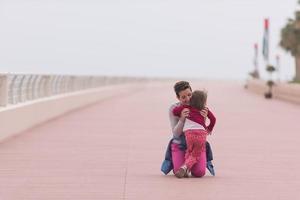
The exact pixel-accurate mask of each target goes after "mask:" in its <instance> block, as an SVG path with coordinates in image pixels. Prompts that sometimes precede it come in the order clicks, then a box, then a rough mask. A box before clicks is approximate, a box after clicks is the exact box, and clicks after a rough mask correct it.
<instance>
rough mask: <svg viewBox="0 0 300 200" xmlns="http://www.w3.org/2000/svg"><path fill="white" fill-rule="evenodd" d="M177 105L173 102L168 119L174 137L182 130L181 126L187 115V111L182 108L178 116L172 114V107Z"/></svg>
mask: <svg viewBox="0 0 300 200" xmlns="http://www.w3.org/2000/svg"><path fill="white" fill-rule="evenodd" d="M176 106H178V104H173V105H172V106H171V107H170V109H169V120H170V125H171V129H172V133H173V136H174V137H179V136H180V135H181V134H182V132H183V126H184V121H185V118H186V117H187V116H188V113H189V111H188V110H184V111H182V114H181V115H180V117H179V116H175V115H174V114H173V110H174V108H175V107H176Z"/></svg>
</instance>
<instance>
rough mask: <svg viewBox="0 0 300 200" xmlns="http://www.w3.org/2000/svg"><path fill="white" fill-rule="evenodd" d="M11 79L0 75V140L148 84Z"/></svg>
mask: <svg viewBox="0 0 300 200" xmlns="http://www.w3.org/2000/svg"><path fill="white" fill-rule="evenodd" d="M13 77H14V79H15V80H11V81H8V79H9V76H8V75H6V74H1V75H0V103H1V105H2V106H0V122H1V126H0V141H2V140H4V139H6V138H9V137H11V136H13V135H15V134H17V133H19V132H22V131H24V130H26V129H29V128H31V127H33V126H36V125H38V124H40V123H43V122H45V121H47V120H50V119H53V118H55V117H58V116H60V115H63V114H65V113H67V112H70V111H73V110H75V109H78V108H81V107H84V106H87V105H90V104H93V103H96V102H98V101H101V100H103V99H107V98H111V97H114V96H120V95H124V94H129V93H133V92H136V91H137V90H139V89H140V88H142V87H143V86H145V84H147V80H146V79H141V78H112V77H109V78H108V77H107V78H103V77H94V78H90V77H88V78H86V77H76V78H74V77H65V76H55V77H53V80H54V81H52V82H51V81H50V80H51V77H50V76H45V75H43V76H40V75H34V76H33V75H14V76H13ZM28 77H29V78H28ZM30 77H38V78H30ZM60 77H62V78H60ZM17 79H19V82H18V84H16V80H17ZM26 79H27V84H25V81H24V80H26ZM33 79H35V80H40V81H33ZM64 79H65V80H68V81H64ZM43 80H44V81H43ZM55 80H56V81H55ZM59 80H60V81H59ZM35 82H36V83H35ZM67 82H68V84H67ZM37 83H38V84H37ZM80 84H82V85H80ZM16 85H17V86H19V88H17V87H16ZM57 91H58V92H57Z"/></svg>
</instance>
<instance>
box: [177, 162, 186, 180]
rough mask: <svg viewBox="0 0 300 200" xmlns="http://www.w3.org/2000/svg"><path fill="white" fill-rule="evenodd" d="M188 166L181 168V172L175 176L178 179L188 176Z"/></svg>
mask: <svg viewBox="0 0 300 200" xmlns="http://www.w3.org/2000/svg"><path fill="white" fill-rule="evenodd" d="M187 171H188V170H187V166H186V165H183V166H182V167H180V168H179V170H178V171H177V172H176V173H175V176H176V177H177V178H183V177H185V176H186V174H188V173H187Z"/></svg>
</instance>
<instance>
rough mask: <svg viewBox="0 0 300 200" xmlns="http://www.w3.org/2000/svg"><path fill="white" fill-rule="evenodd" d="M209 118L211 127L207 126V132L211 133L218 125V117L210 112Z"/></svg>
mask: <svg viewBox="0 0 300 200" xmlns="http://www.w3.org/2000/svg"><path fill="white" fill-rule="evenodd" d="M207 117H208V119H209V125H208V126H207V130H208V131H209V132H212V131H213V128H214V126H215V124H216V117H215V115H214V114H213V113H212V112H211V111H210V110H208V113H207Z"/></svg>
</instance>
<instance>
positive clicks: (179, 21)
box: [0, 0, 298, 79]
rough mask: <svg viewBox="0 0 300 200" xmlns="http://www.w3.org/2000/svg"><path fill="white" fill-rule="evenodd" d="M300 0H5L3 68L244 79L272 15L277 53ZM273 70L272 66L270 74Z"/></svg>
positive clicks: (284, 61)
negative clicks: (283, 33) (284, 30)
mask: <svg viewBox="0 0 300 200" xmlns="http://www.w3.org/2000/svg"><path fill="white" fill-rule="evenodd" d="M296 2H297V0H209V1H208V0H127V1H125V0H123V1H117V0H99V1H97V0H81V1H79V0H0V27H1V31H0V38H1V39H0V71H1V72H22V73H24V72H25V73H43V74H45V73H59V74H100V75H103V74H105V75H131V76H158V77H164V76H165V77H199V78H207V79H245V78H246V77H247V74H248V72H249V71H250V70H252V68H253V67H252V59H253V54H254V50H253V44H254V43H255V42H258V44H259V53H260V54H259V56H260V58H259V59H260V60H259V64H260V71H261V72H262V73H263V72H264V71H265V70H264V63H263V61H262V55H261V47H262V37H263V20H264V18H265V17H268V18H269V19H270V36H271V42H270V43H271V48H270V58H271V59H270V60H271V62H272V63H274V62H275V61H274V60H275V54H279V55H280V56H281V78H283V79H290V78H291V77H292V76H293V73H294V60H293V58H292V57H291V56H290V55H288V54H287V53H285V52H284V51H283V50H281V49H280V48H279V47H278V43H279V39H280V29H281V28H282V27H283V26H284V24H285V23H286V21H287V18H288V17H293V15H294V12H295V10H296V9H297V8H298V6H297V3H296ZM263 76H264V77H266V75H265V73H264V74H263Z"/></svg>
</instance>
